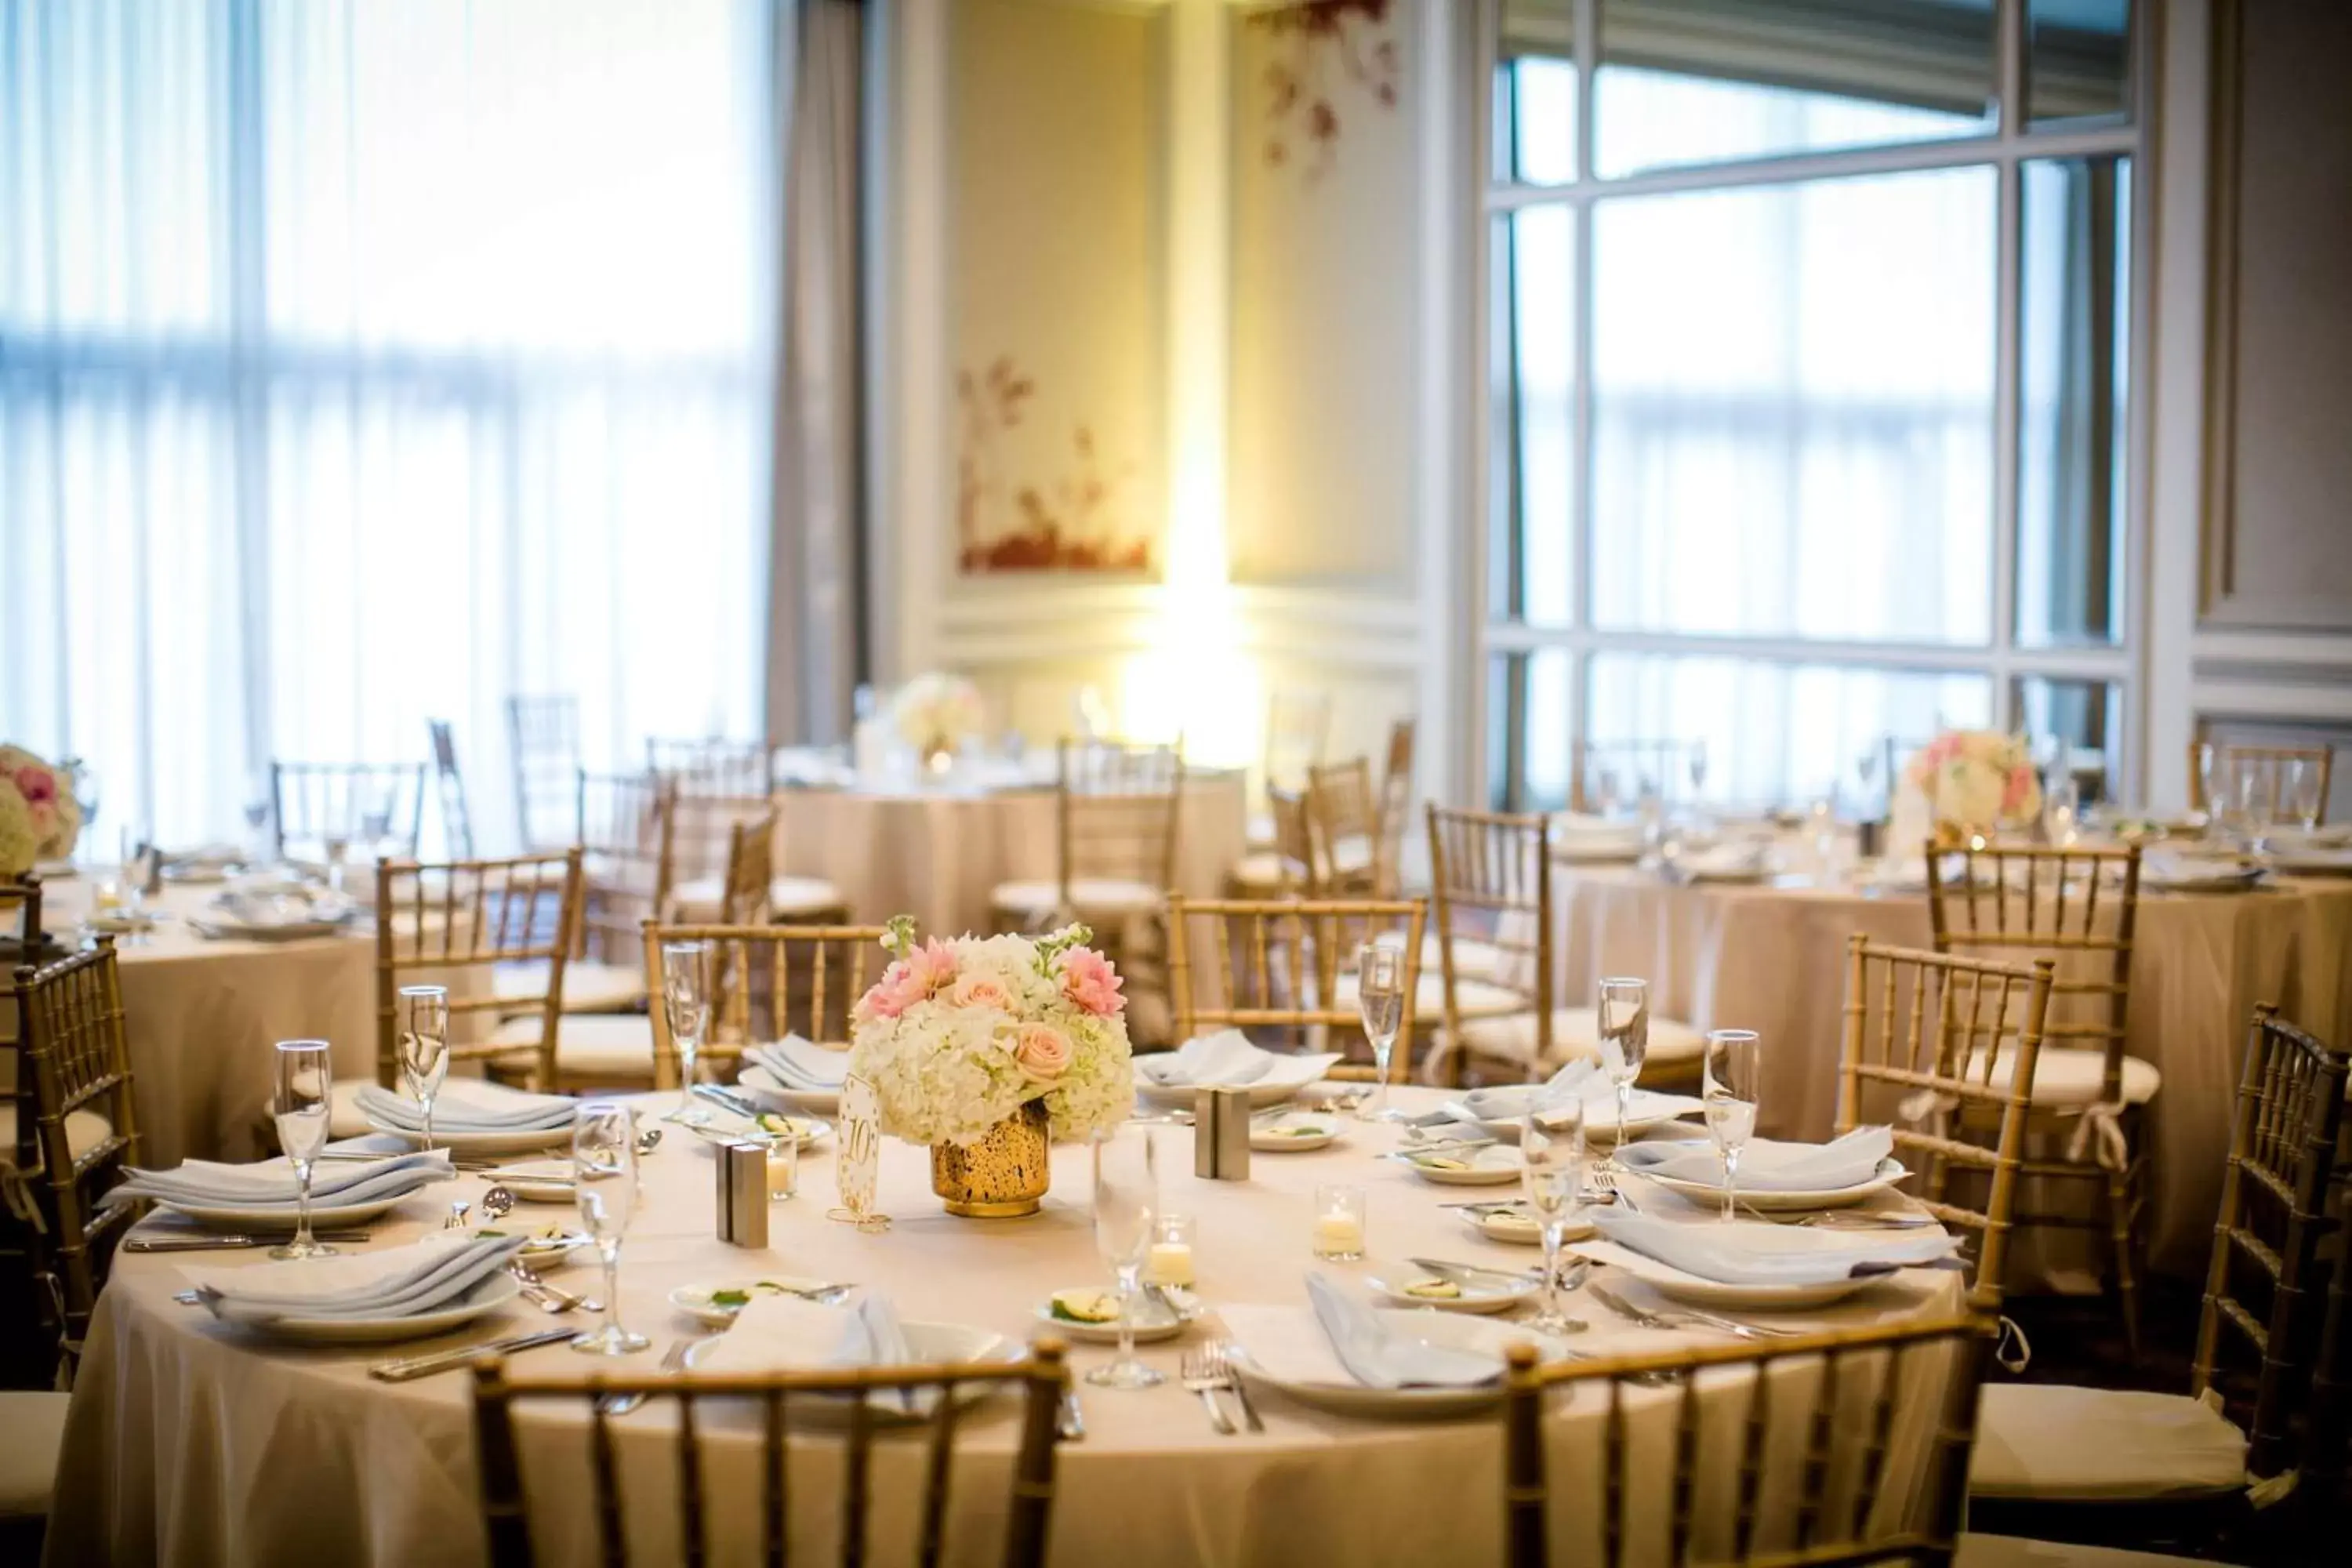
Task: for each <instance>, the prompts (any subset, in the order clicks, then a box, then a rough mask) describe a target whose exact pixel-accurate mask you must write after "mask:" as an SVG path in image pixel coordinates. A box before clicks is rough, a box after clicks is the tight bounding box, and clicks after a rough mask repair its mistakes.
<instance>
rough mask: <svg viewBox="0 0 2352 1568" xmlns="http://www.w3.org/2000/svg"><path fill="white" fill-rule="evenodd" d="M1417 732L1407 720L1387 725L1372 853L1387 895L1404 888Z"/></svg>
mask: <svg viewBox="0 0 2352 1568" xmlns="http://www.w3.org/2000/svg"><path fill="white" fill-rule="evenodd" d="M1419 731H1420V726H1419V725H1418V724H1417V723H1416V722H1415V721H1413V720H1411V719H1400V720H1398V721H1396V722H1395V723H1393V724H1391V725H1390V726H1389V754H1388V759H1387V762H1386V763H1385V764H1384V765H1383V766H1382V767H1381V799H1380V819H1381V826H1380V836H1379V837H1378V838H1377V839H1375V840H1374V845H1375V848H1374V851H1373V853H1374V858H1375V860H1376V861H1377V863H1378V867H1379V877H1380V881H1381V888H1382V889H1384V890H1386V891H1388V892H1391V893H1393V892H1394V891H1395V890H1396V889H1399V888H1401V887H1402V886H1403V885H1404V836H1405V830H1406V828H1407V827H1408V826H1410V824H1411V820H1412V753H1413V744H1414V737H1415V736H1416V735H1417V734H1418V733H1419Z"/></svg>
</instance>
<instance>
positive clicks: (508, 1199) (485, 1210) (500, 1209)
mask: <svg viewBox="0 0 2352 1568" xmlns="http://www.w3.org/2000/svg"><path fill="white" fill-rule="evenodd" d="M514 1206H515V1195H514V1189H513V1188H511V1187H492V1188H491V1189H490V1190H489V1191H488V1192H487V1193H484V1194H482V1217H483V1218H484V1219H503V1218H504V1217H506V1215H507V1212H508V1211H509V1210H510V1209H512V1208H513V1207H514Z"/></svg>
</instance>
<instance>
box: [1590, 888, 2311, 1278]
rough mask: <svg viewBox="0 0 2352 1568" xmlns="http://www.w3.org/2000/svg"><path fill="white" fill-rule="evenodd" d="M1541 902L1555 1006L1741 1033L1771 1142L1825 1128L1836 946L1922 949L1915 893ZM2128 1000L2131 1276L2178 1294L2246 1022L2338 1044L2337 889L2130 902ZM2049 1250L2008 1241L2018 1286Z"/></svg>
mask: <svg viewBox="0 0 2352 1568" xmlns="http://www.w3.org/2000/svg"><path fill="white" fill-rule="evenodd" d="M1553 899H1554V902H1555V904H1556V905H1557V915H1556V919H1555V925H1556V932H1555V935H1556V942H1557V959H1556V968H1557V979H1558V982H1559V985H1560V986H1561V990H1560V996H1561V998H1562V1000H1563V1003H1564V1004H1565V1005H1590V1004H1591V997H1592V995H1593V994H1594V989H1595V987H1596V985H1597V984H1598V983H1599V982H1600V980H1601V977H1602V976H1604V975H1612V974H1638V975H1643V976H1645V977H1647V978H1648V980H1649V981H1650V984H1651V987H1652V990H1651V1005H1652V1006H1653V1007H1654V1009H1655V1010H1656V1011H1657V1012H1659V1013H1660V1014H1662V1015H1665V1016H1672V1017H1675V1018H1679V1019H1683V1020H1685V1021H1686V1022H1688V1023H1691V1024H1693V1025H1696V1026H1698V1027H1700V1028H1703V1029H1709V1028H1744V1029H1754V1030H1756V1031H1758V1032H1759V1034H1761V1035H1762V1036H1763V1037H1764V1042H1765V1046H1766V1048H1767V1049H1768V1050H1769V1051H1770V1053H1771V1055H1772V1059H1773V1062H1774V1064H1775V1065H1774V1070H1773V1076H1772V1079H1771V1084H1770V1092H1769V1094H1768V1095H1767V1096H1766V1097H1765V1100H1764V1104H1763V1108H1762V1126H1761V1131H1764V1132H1765V1133H1766V1134H1768V1135H1769V1136H1772V1137H1784V1138H1818V1137H1822V1136H1824V1135H1826V1134H1827V1133H1828V1131H1829V1130H1830V1127H1831V1124H1832V1121H1833V1119H1834V1118H1835V1116H1836V1113H1837V1074H1838V1063H1839V1059H1840V1055H1841V1052H1842V1049H1843V1034H1842V1028H1843V1018H1842V1016H1841V1011H1840V1010H1841V1009H1842V1008H1843V1005H1844V996H1845V971H1846V941H1847V939H1848V938H1849V937H1851V936H1852V935H1853V933H1855V932H1856V931H1860V932H1863V933H1864V934H1866V935H1867V936H1869V937H1870V938H1871V940H1872V941H1874V942H1890V943H1897V944H1900V945H1904V946H1908V947H1926V946H1927V945H1928V942H1929V931H1928V920H1927V899H1926V895H1925V894H1921V893H1891V892H1890V893H1887V894H1885V895H1883V896H1872V895H1870V894H1867V893H1864V892H1859V891H1855V890H1853V889H1845V888H1817V887H1811V886H1793V885H1777V884H1759V885H1749V886H1739V885H1730V884H1722V883H1704V882H1703V883H1695V884H1691V885H1687V886H1676V885H1674V884H1670V883H1667V882H1664V881H1662V880H1660V879H1657V878H1655V877H1654V876H1651V875H1649V874H1647V873H1645V872H1642V871H1638V870H1636V869H1634V868H1632V867H1626V866H1611V867H1593V866H1587V867H1578V868H1567V867H1559V868H1555V875H1554V879H1553ZM2131 985H2132V995H2131V1010H2130V1014H2129V1020H2128V1022H2129V1028H2128V1033H2127V1036H2126V1048H2127V1049H2128V1050H2129V1051H2130V1053H2131V1054H2132V1055H2134V1056H2136V1057H2138V1058H2142V1059H2144V1060H2146V1061H2149V1062H2152V1063H2154V1064H2155V1065H2156V1067H2157V1068H2158V1070H2160V1071H2161V1072H2162V1073H2163V1075H2164V1085H2163V1089H2162V1090H2161V1091H2160V1092H2159V1093H2158V1096H2157V1098H2156V1100H2155V1102H2154V1103H2153V1104H2152V1105H2150V1106H2149V1107H2148V1108H2147V1120H2146V1121H2145V1123H2144V1125H2145V1126H2146V1128H2147V1141H2148V1155H2149V1190H2148V1210H2147V1216H2146V1223H2147V1241H2148V1246H2149V1258H2150V1262H2151V1264H2152V1266H2153V1267H2155V1268H2158V1269H2160V1270H2162V1271H2164V1272H2167V1273H2171V1274H2179V1275H2184V1276H2189V1277H2194V1276H2197V1275H2200V1274H2201V1273H2202V1272H2203V1270H2204V1267H2205V1262H2206V1258H2207V1257H2208V1255H2209V1251H2210V1247H2211V1246H2212V1241H2213V1216H2214V1213H2215V1211H2216V1208H2217V1206H2218V1205H2219V1204H2220V1201H2221V1167H2222V1164H2223V1162H2224V1161H2225V1160H2226V1159H2227V1157H2228V1154H2229V1149H2230V1126H2231V1117H2232V1115H2233V1114H2234V1109H2233V1108H2234V1104H2235V1100H2236V1094H2237V1081H2238V1079H2237V1075H2238V1066H2239V1063H2240V1062H2241V1061H2242V1059H2243V1056H2244V1050H2245V1040H2246V1029H2247V1025H2248V1023H2249V1021H2250V1020H2251V1018H2252V1013H2253V1007H2254V1005H2255V1004H2256V1003H2258V1002H2275V1003H2277V1004H2278V1005H2280V1007H2282V1008H2283V1009H2284V1011H2285V1013H2286V1016H2289V1017H2291V1018H2293V1019H2294V1020H2295V1021H2296V1022H2297V1023H2299V1024H2301V1025H2303V1026H2305V1028H2308V1029H2310V1030H2311V1031H2312V1032H2313V1033H2315V1034H2316V1035H2317V1036H2318V1037H2320V1038H2322V1039H2324V1040H2330V1041H2336V1042H2340V1041H2342V1040H2343V1039H2345V1038H2346V1037H2347V1028H2352V879H2341V880H2318V879H2312V880H2295V881H2282V882H2280V883H2279V884H2277V885H2276V886H2274V887H2272V888H2269V889H2263V890H2260V891H2256V892H2250V893H2235V894H2226V893H2153V892H2151V893H2143V894H2142V895H2141V898H2140V906H2139V924H2138V931H2137V935H2136V937H2135V941H2134V946H2133V952H2132V974H2131ZM2072 1239H2073V1240H2074V1241H2081V1240H2082V1239H2083V1238H2081V1237H2075V1238H2072ZM2050 1240H2051V1237H2049V1236H2047V1235H2046V1234H2045V1235H2041V1236H2029V1237H2021V1239H2020V1242H2019V1252H2018V1258H2019V1262H2020V1264H2021V1269H2024V1270H2027V1271H2032V1269H2033V1267H2034V1258H2035V1255H2036V1252H2037V1251H2038V1250H2039V1249H2041V1248H2042V1247H2043V1246H2044V1244H2045V1243H2047V1242H2049V1241H2050ZM2069 1254H2073V1255H2074V1256H2072V1257H2070V1256H2068V1255H2069ZM2080 1254H2081V1248H2080V1247H2074V1246H2072V1245H2067V1246H2063V1247H2052V1248H2051V1249H2050V1252H2049V1260H2050V1268H2049V1269H2048V1270H2047V1271H2049V1272H2052V1273H2054V1274H2057V1275H2061V1276H2063V1275H2064V1274H2066V1273H2068V1272H2070V1271H2072V1270H2073V1268H2074V1266H2075V1263H2076V1262H2077V1261H2078V1259H2079V1256H2080Z"/></svg>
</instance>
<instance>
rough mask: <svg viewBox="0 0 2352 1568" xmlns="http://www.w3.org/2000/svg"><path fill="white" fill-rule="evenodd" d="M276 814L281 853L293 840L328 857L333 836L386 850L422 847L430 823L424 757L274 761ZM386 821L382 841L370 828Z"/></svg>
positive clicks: (272, 794)
mask: <svg viewBox="0 0 2352 1568" xmlns="http://www.w3.org/2000/svg"><path fill="white" fill-rule="evenodd" d="M269 804H270V818H271V820H272V821H274V822H275V823H276V824H277V825H278V855H279V856H280V857H281V858H283V857H284V856H285V854H286V846H287V845H288V844H289V843H293V844H298V845H300V846H302V847H304V848H305V849H306V850H307V851H310V852H314V853H316V854H319V855H320V856H321V857H326V856H328V855H329V851H328V849H327V846H328V845H329V844H330V843H331V842H335V843H341V844H343V845H346V846H349V847H355V848H358V849H361V850H362V851H363V852H366V853H367V854H369V855H371V856H373V855H380V854H383V853H385V852H386V851H387V850H391V849H398V850H400V851H402V852H403V853H404V854H408V855H414V854H415V853H416V839H417V836H418V834H420V833H421V832H423V830H424V826H425V764H424V763H281V762H272V763H270V764H269ZM375 822H381V824H382V825H383V829H384V836H383V839H382V840H381V841H380V842H373V843H372V842H370V841H369V836H368V829H369V828H370V826H372V825H373V823H375Z"/></svg>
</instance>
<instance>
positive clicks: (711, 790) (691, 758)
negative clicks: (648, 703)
mask: <svg viewBox="0 0 2352 1568" xmlns="http://www.w3.org/2000/svg"><path fill="white" fill-rule="evenodd" d="M646 767H648V768H650V769H652V770H653V771H654V772H655V773H657V774H659V775H660V776H661V777H663V778H665V779H667V780H668V781H669V782H670V783H671V784H673V785H675V786H676V788H677V793H678V794H680V795H719V796H730V795H731V796H738V797H740V796H745V795H771V794H773V793H774V791H775V787H776V756H775V752H774V751H773V750H772V748H771V747H770V746H769V745H768V743H767V742H764V741H729V740H722V739H720V738H719V737H718V736H715V735H714V736H710V737H709V738H707V739H702V740H668V739H663V738H659V737H655V736H648V737H646Z"/></svg>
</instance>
